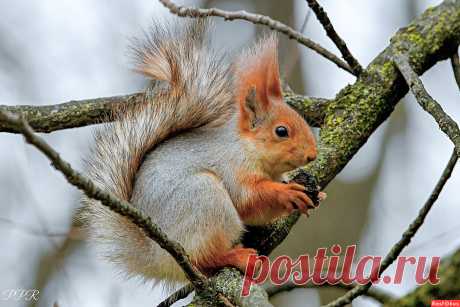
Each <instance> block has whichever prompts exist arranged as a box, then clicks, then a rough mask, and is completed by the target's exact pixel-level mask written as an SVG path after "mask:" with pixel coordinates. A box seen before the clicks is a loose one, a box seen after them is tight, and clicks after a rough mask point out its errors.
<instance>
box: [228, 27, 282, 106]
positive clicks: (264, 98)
mask: <svg viewBox="0 0 460 307" xmlns="http://www.w3.org/2000/svg"><path fill="white" fill-rule="evenodd" d="M277 44H278V39H277V37H276V35H274V34H271V35H269V36H267V37H265V38H264V39H262V40H261V41H260V42H259V43H258V44H257V45H256V46H255V47H253V48H251V49H250V50H248V51H246V52H244V53H243V54H242V55H241V56H240V57H239V60H238V61H237V63H236V75H237V82H238V86H237V95H236V97H237V101H238V103H239V104H240V107H241V108H243V109H244V104H245V103H246V98H247V97H248V95H249V93H250V91H251V89H252V88H253V89H254V90H255V93H256V97H255V99H256V101H257V102H258V104H259V106H260V107H261V108H262V109H263V111H267V109H268V108H269V105H270V104H271V103H273V102H275V101H281V100H282V99H283V97H282V92H281V82H280V76H279V68H278V52H277ZM244 113H245V112H244V110H242V114H244Z"/></svg>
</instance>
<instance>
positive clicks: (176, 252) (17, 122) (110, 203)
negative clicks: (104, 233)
mask: <svg viewBox="0 0 460 307" xmlns="http://www.w3.org/2000/svg"><path fill="white" fill-rule="evenodd" d="M0 120H1V121H4V122H7V123H8V124H10V125H11V126H14V127H15V128H16V129H17V131H19V132H21V133H22V134H23V135H24V137H25V139H26V141H27V143H29V144H31V145H33V146H34V147H36V148H37V149H38V150H39V151H41V152H42V153H43V154H44V155H45V156H46V157H47V158H48V159H49V160H50V161H51V163H52V165H53V166H54V167H55V168H56V169H57V170H59V171H60V172H61V173H62V174H63V175H64V176H65V178H66V179H67V181H68V182H69V183H70V184H72V185H74V186H75V187H77V188H78V189H80V190H82V191H83V192H84V193H85V194H86V195H87V196H88V197H90V198H93V199H96V200H99V201H100V202H101V203H102V204H103V205H104V206H107V207H108V208H110V209H111V210H112V211H114V212H117V213H119V214H121V215H123V216H125V217H127V218H128V219H129V220H130V221H131V222H133V223H134V224H135V225H137V226H138V227H140V228H141V229H142V230H144V231H145V233H146V235H147V236H148V237H150V238H151V239H152V240H154V241H155V242H156V243H157V244H158V245H159V246H160V247H161V248H163V249H165V250H166V251H168V253H169V254H170V255H171V256H172V257H173V258H174V259H175V260H176V262H177V264H179V266H180V267H181V268H182V270H183V271H184V273H185V274H186V276H187V278H188V279H189V280H190V282H191V283H192V284H193V285H194V286H195V288H196V289H197V290H203V289H204V288H205V286H206V284H207V280H206V277H205V276H204V275H203V274H202V273H201V272H200V271H199V270H198V269H197V268H196V267H195V266H194V265H193V264H192V263H191V262H190V259H189V257H188V256H187V254H186V252H185V250H184V249H183V247H182V246H181V245H180V244H179V243H177V242H174V241H171V240H170V239H168V237H167V235H166V233H164V232H163V231H162V230H161V229H160V228H159V227H158V226H157V225H156V224H154V223H153V222H152V220H151V219H150V217H148V216H146V215H144V214H143V213H142V212H140V211H139V210H137V209H136V208H135V207H134V206H132V205H131V204H129V203H128V202H126V201H123V200H121V199H118V198H117V197H116V196H115V195H113V194H112V193H109V192H106V191H103V190H101V189H99V188H98V187H96V185H95V184H94V183H93V182H92V181H91V180H89V179H88V178H87V177H85V176H84V175H83V174H81V173H79V172H78V171H76V170H74V169H73V168H72V167H71V165H70V164H69V163H68V162H66V161H64V160H63V159H61V157H60V156H59V154H58V153H57V152H56V151H55V150H54V149H53V148H52V147H51V146H49V145H48V144H47V143H46V142H45V141H44V140H43V139H42V138H41V137H39V136H38V135H36V134H35V133H34V131H33V130H32V128H31V127H30V126H29V124H28V123H27V121H25V120H24V119H23V118H22V117H20V116H17V115H15V114H11V113H9V112H6V111H1V110H0Z"/></svg>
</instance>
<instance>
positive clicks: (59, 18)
mask: <svg viewBox="0 0 460 307" xmlns="http://www.w3.org/2000/svg"><path fill="white" fill-rule="evenodd" d="M410 1H412V0H403V1H399V0H391V1H388V0H374V1H366V0H348V1H337V0H336V1H333V0H324V1H320V2H321V4H322V5H323V6H324V7H325V10H326V11H327V13H328V14H329V16H330V18H331V20H332V22H333V24H334V26H335V28H336V29H337V31H338V33H339V34H340V35H341V37H342V38H343V39H344V40H345V41H346V42H347V44H348V46H349V48H350V50H352V52H353V54H354V55H355V56H356V58H357V59H358V60H359V61H360V62H361V64H362V65H363V66H366V65H367V64H368V63H369V62H370V61H371V60H372V59H373V58H374V57H375V56H376V55H377V54H378V53H379V52H380V51H381V50H382V49H383V48H384V47H385V46H387V45H388V43H389V39H390V37H391V36H392V35H393V34H394V33H395V32H396V31H397V29H398V28H399V27H402V26H405V25H407V24H408V22H409V20H410V19H412V17H411V16H408V9H407V6H408V5H409V4H411V3H412V5H413V7H412V8H411V9H412V10H413V11H414V12H415V14H416V15H419V14H420V13H421V12H423V11H424V10H425V9H426V8H427V7H428V6H430V5H436V4H438V3H440V2H441V1H426V0H420V1H412V2H410ZM230 2H231V3H230ZM246 2H249V1H239V2H238V1H229V2H227V1H214V3H213V6H218V7H221V8H225V9H232V10H236V9H242V8H244V9H246V10H248V11H253V10H254V7H253V6H251V4H248V3H246ZM267 2H268V1H267ZM270 2H273V3H281V2H278V1H270ZM180 3H186V4H190V3H193V2H192V1H186V2H185V1H181V2H180ZM262 3H263V2H262ZM278 5H281V4H278ZM294 8H295V13H294V16H295V18H294V20H291V21H290V24H291V25H292V26H294V27H295V28H297V29H298V28H300V25H301V24H302V21H303V19H304V16H305V15H306V12H307V5H306V3H305V1H303V0H295V6H294ZM0 12H2V13H1V15H2V18H1V19H0V42H1V44H0V104H8V105H15V104H33V105H42V104H53V103H60V102H66V101H69V100H76V99H85V98H93V97H104V96H114V95H118V94H127V93H132V92H135V91H139V90H141V89H142V88H143V86H144V80H143V79H142V78H141V77H139V76H136V75H135V74H134V73H133V72H131V70H130V62H129V60H128V58H127V56H126V55H127V46H128V39H129V38H130V37H132V36H134V35H136V34H139V33H140V32H141V31H142V29H145V28H146V27H148V25H149V22H150V20H151V19H152V18H158V17H159V16H161V15H166V14H168V12H167V11H166V10H165V9H164V8H163V7H162V6H161V5H160V4H159V3H158V2H157V1H154V0H135V1H122V0H117V1H113V0H112V1H109V0H97V1H94V0H79V1H70V0H61V1H56V0H54V1H53V0H43V1H32V0H15V1H13V0H1V1H0ZM215 32H216V34H217V35H216V36H217V39H216V43H217V44H218V45H219V46H222V47H225V48H230V49H234V50H239V49H240V48H241V47H243V46H246V45H247V43H248V42H249V41H250V40H251V39H252V37H253V35H254V33H255V28H254V26H253V25H251V24H249V23H246V22H223V21H222V20H217V29H216V31H215ZM305 34H306V36H308V37H310V38H311V39H313V40H314V41H316V42H318V43H320V44H322V45H323V46H325V47H327V48H328V49H329V50H332V51H334V52H336V54H339V53H338V52H337V50H336V49H335V47H334V45H333V44H332V43H331V42H330V41H329V39H328V38H327V37H326V35H325V33H324V31H323V30H322V28H321V26H320V25H319V23H318V22H317V20H316V19H315V17H314V16H313V14H312V16H310V19H309V21H308V24H307V29H306V31H305ZM299 50H300V54H301V59H302V61H301V64H300V65H301V68H302V73H303V78H304V88H305V94H306V95H310V96H317V97H327V98H330V97H334V95H335V94H336V93H337V92H338V91H339V90H340V89H341V88H343V87H344V86H345V85H346V84H348V83H353V81H354V78H353V77H352V76H351V75H349V74H348V73H346V72H344V71H342V70H339V69H338V68H337V67H336V66H335V65H334V64H331V63H330V62H328V61H326V60H325V59H323V58H322V57H320V56H318V55H317V54H316V53H314V52H312V51H310V50H308V49H306V48H304V47H300V48H299ZM285 60H286V59H281V62H283V61H285ZM423 81H424V82H425V85H426V88H427V89H428V91H429V92H430V93H431V95H432V96H433V97H434V98H435V99H437V101H439V102H440V103H441V104H442V106H443V108H444V109H445V110H446V111H447V112H448V113H449V114H450V115H451V116H452V117H453V118H454V119H457V120H460V96H459V90H458V88H457V86H456V84H455V81H454V78H453V75H452V71H451V69H450V63H449V62H448V61H444V62H441V63H439V64H438V65H436V66H435V67H434V68H432V69H431V70H430V71H428V72H427V73H426V74H425V75H424V76H423ZM396 113H397V116H396V115H395V116H394V119H392V120H391V121H387V122H386V123H385V124H384V125H383V126H382V127H380V128H379V129H378V131H377V132H376V133H375V134H374V135H373V136H372V137H371V139H370V140H369V142H368V143H367V144H366V145H365V146H364V147H363V148H362V149H361V151H360V152H359V153H358V154H357V156H356V157H355V158H354V159H353V160H352V162H351V163H350V164H349V165H348V166H347V167H346V168H345V170H344V171H343V172H342V173H341V174H340V175H339V176H338V180H339V181H340V182H342V183H343V184H347V185H349V186H353V185H354V184H358V185H361V182H362V181H363V180H364V181H366V178H367V176H369V175H370V174H372V173H373V172H374V171H375V170H376V168H379V172H378V176H377V177H376V181H375V185H374V186H373V187H372V190H371V191H367V193H369V195H370V196H369V204H365V206H366V207H367V210H365V211H359V212H357V213H356V212H354V213H353V214H350V215H347V216H345V217H344V218H346V219H348V220H349V221H350V223H351V224H356V225H360V228H359V229H361V230H360V231H359V232H358V237H357V240H358V249H359V254H360V255H382V256H384V255H385V254H386V252H387V251H388V250H389V248H390V247H391V245H392V244H393V243H394V242H396V241H397V240H398V239H399V238H400V235H401V233H402V231H403V230H404V229H405V228H406V227H407V225H408V224H409V223H410V222H411V220H412V219H413V218H414V217H415V215H416V214H417V212H418V209H419V208H420V207H421V206H422V205H423V203H424V201H425V200H426V199H427V197H428V195H429V193H430V192H431V190H432V188H433V187H434V185H435V183H436V181H437V179H438V178H439V175H440V174H441V172H442V169H443V167H444V166H445V164H446V163H447V161H448V159H449V156H450V154H451V150H452V145H451V143H450V141H449V140H448V139H447V137H445V136H444V135H443V134H442V133H441V132H440V131H439V130H438V129H437V126H436V124H435V122H434V121H433V119H432V118H431V117H430V116H428V115H427V114H426V113H424V111H423V110H422V109H421V108H420V107H419V106H418V105H417V103H416V102H415V101H414V99H413V98H412V96H411V95H408V96H407V97H406V98H405V99H404V100H403V102H402V103H401V104H400V105H399V106H398V107H397V112H396ZM390 128H392V130H391V133H389V131H390ZM91 129H92V128H91V127H86V128H78V129H71V130H66V131H59V132H54V133H52V134H49V135H44V137H45V139H46V140H47V141H48V142H49V143H50V144H51V145H53V146H54V148H55V149H56V150H57V151H58V152H60V153H61V155H62V157H63V158H64V159H66V160H67V161H69V162H71V164H72V165H73V166H75V167H76V168H77V169H82V159H83V157H85V155H86V154H87V152H88V147H89V145H90V144H91V141H92V140H91ZM388 135H390V136H389V137H387V136H388ZM384 139H385V140H386V141H385V142H384ZM459 185H460V173H459V170H458V169H457V171H456V172H454V175H453V177H452V179H451V180H450V181H449V182H448V184H447V186H446V188H445V189H444V191H443V193H442V194H441V197H440V198H439V200H438V202H437V204H436V206H435V208H434V209H433V210H432V212H430V215H429V216H428V218H427V221H426V222H425V224H424V225H423V227H422V229H421V230H420V231H419V233H418V234H417V235H416V237H415V239H414V241H413V242H412V243H411V245H410V246H409V248H408V250H407V251H405V252H404V253H403V254H404V255H423V256H432V255H434V256H444V255H446V254H448V253H450V252H452V251H453V250H455V249H456V248H459V247H460V236H459V234H460V222H459V220H458V216H460V198H459V196H458V190H457V189H456V188H458V187H459ZM331 188H332V187H331ZM363 192H366V191H363ZM348 193H351V191H350V190H349V189H342V190H341V191H340V193H332V195H331V194H330V195H329V196H330V201H328V202H326V203H325V204H323V206H327V208H329V210H332V211H334V210H345V212H346V210H347V209H346V208H351V207H345V206H354V205H356V206H358V205H360V204H359V202H360V199H359V195H356V198H355V200H356V203H353V202H349V201H347V202H345V201H343V202H342V201H341V199H342V198H343V199H345V198H347V196H348V198H349V197H355V196H353V195H349V194H348ZM79 195H80V194H79V192H78V191H77V190H76V189H75V188H73V187H72V186H70V185H69V184H68V183H67V182H66V181H65V180H64V178H63V177H62V175H61V174H60V173H58V172H56V171H55V170H54V169H52V167H50V164H49V162H48V160H46V159H45V158H44V157H43V156H42V155H41V154H40V153H38V152H37V151H36V150H35V149H34V148H32V147H31V146H29V145H26V144H25V143H24V142H23V139H22V137H20V136H18V135H12V134H0V208H1V212H0V234H1V235H0V246H1V248H0V250H1V252H0V276H1V278H0V292H1V291H3V290H5V289H16V288H21V289H24V288H25V289H30V288H36V287H37V285H46V286H45V287H44V289H43V290H42V291H41V295H40V301H39V302H38V303H37V305H36V306H40V307H42V306H51V305H52V304H53V302H55V301H58V302H59V304H60V306H62V307H73V306H75V307H76V306H79V307H81V306H85V307H86V306H89V307H103V306H120V307H122V306H153V305H154V304H155V303H159V302H160V301H162V299H163V298H165V296H166V293H162V291H161V289H158V288H153V287H152V285H151V284H144V283H141V282H139V281H136V280H124V279H123V278H122V277H121V276H119V275H118V274H117V273H116V271H115V270H114V269H113V268H112V267H111V266H110V265H108V264H106V263H105V262H104V261H100V260H98V259H97V258H96V255H95V254H94V252H93V251H92V249H91V248H90V247H88V245H87V244H84V243H83V244H82V243H80V242H76V243H75V242H72V243H71V244H70V245H69V246H67V248H63V247H62V241H63V240H62V238H61V237H53V238H48V237H45V236H42V235H40V233H43V232H50V233H65V231H66V230H67V229H68V228H69V226H70V223H71V218H72V214H73V212H74V210H75V209H76V208H77V207H78V206H79V203H78V199H79ZM331 208H332V209H331ZM334 208H337V209H334ZM326 210H327V209H319V210H318V211H317V212H315V214H314V216H313V217H312V218H311V220H307V221H305V220H303V221H302V222H301V225H304V224H305V225H307V226H305V227H308V224H309V223H319V224H321V225H323V226H322V227H324V228H328V227H332V226H333V225H332V224H336V223H334V222H333V221H334V220H333V218H332V217H331V216H330V215H326V214H322V212H326ZM12 223H13V224H12ZM301 225H300V226H298V227H296V228H295V229H294V231H293V233H291V235H290V237H289V240H288V242H287V243H286V245H285V247H284V248H285V249H286V250H287V252H289V253H291V252H292V253H293V254H292V255H297V254H298V253H302V252H306V251H307V247H308V246H306V245H305V246H304V245H302V238H303V237H305V236H308V234H307V235H305V234H302V233H299V232H298V231H297V232H296V230H299V229H301V228H300V227H303V226H301ZM347 225H348V224H347ZM334 227H335V226H334ZM346 227H348V226H346ZM302 229H303V228H302ZM321 229H323V228H321ZM321 229H319V230H318V233H319V236H320V237H318V240H322V241H321V242H335V241H334V237H333V235H334V234H329V233H327V232H322V231H321ZM340 232H341V233H345V234H346V232H347V229H346V228H343V229H340ZM318 233H317V234H318ZM321 234H322V236H321ZM310 240H312V238H311V237H310ZM313 240H314V238H313ZM319 244H328V243H319ZM292 246H294V247H295V248H292ZM58 250H65V251H66V252H65V253H64V254H61V255H60V256H59V257H57V258H58V259H63V260H62V261H55V260H54V259H55V257H56V251H58ZM283 251H284V249H283V247H282V249H281V251H280V252H279V253H281V252H283ZM392 269H393V268H390V269H389V270H390V271H391V270H392ZM37 276H38V277H37ZM43 276H46V278H44V277H43ZM413 276H414V274H413V272H410V270H408V271H407V273H406V277H407V278H405V280H404V282H403V284H402V285H387V286H383V288H385V289H387V290H388V291H390V292H391V293H393V294H395V295H402V294H404V293H406V292H408V291H409V290H411V289H413V288H414V287H415V281H414V278H413ZM319 299H320V298H319V296H318V295H317V292H316V291H313V290H296V291H294V292H290V293H289V294H287V295H280V296H278V297H276V298H275V300H274V301H273V302H274V303H277V304H278V305H277V306H298V305H299V303H302V305H303V306H307V305H308V306H318V305H319ZM307 302H308V304H307ZM370 302H371V301H370V300H367V299H361V298H360V299H358V300H356V303H355V304H354V306H369V304H370ZM322 303H326V301H323V302H322ZM0 306H29V304H27V303H24V302H14V301H0ZM30 306H32V305H30Z"/></svg>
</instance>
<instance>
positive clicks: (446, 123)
mask: <svg viewBox="0 0 460 307" xmlns="http://www.w3.org/2000/svg"><path fill="white" fill-rule="evenodd" d="M395 63H396V65H397V66H398V69H399V71H400V72H401V74H402V75H403V76H404V79H405V80H406V82H407V84H408V85H409V87H410V89H411V91H412V93H413V94H414V96H415V98H416V100H417V102H418V103H419V104H420V105H421V106H422V108H423V109H424V110H425V111H427V112H428V113H430V114H431V116H433V118H434V119H435V120H436V122H437V123H438V125H439V128H441V130H442V131H443V132H444V133H445V134H446V135H447V136H448V137H449V139H450V140H451V141H452V142H453V143H454V145H455V150H456V152H457V155H458V156H460V129H459V128H458V125H457V123H456V122H455V121H454V120H453V119H452V118H451V117H450V116H449V114H447V113H446V112H444V110H443V109H442V107H441V105H440V104H439V103H438V102H437V101H436V100H434V99H433V98H432V97H431V96H430V94H428V92H427V91H426V90H425V87H424V86H423V83H422V81H421V80H420V78H419V77H418V75H417V74H416V73H415V71H414V70H413V69H412V67H411V66H410V64H409V61H408V59H407V58H406V57H405V56H402V55H396V56H395Z"/></svg>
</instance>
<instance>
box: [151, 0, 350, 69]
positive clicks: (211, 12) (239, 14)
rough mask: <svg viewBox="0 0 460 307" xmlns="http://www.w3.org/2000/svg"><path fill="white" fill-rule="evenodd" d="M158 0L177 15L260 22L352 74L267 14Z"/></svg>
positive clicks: (337, 61) (341, 64) (338, 61)
mask: <svg viewBox="0 0 460 307" xmlns="http://www.w3.org/2000/svg"><path fill="white" fill-rule="evenodd" d="M159 1H160V2H161V3H162V4H163V5H164V6H165V7H166V8H167V9H169V11H170V12H171V13H173V14H175V15H177V16H180V17H190V18H206V17H209V16H214V17H222V18H224V20H230V21H231V20H236V19H239V20H246V21H249V22H252V23H253V24H260V25H264V26H267V27H269V28H270V29H272V30H275V31H277V32H280V33H283V34H285V35H287V37H289V38H290V39H294V40H296V41H298V42H299V43H300V44H302V45H304V46H306V47H308V48H310V49H312V50H314V51H316V52H317V53H318V54H320V55H322V56H323V57H325V58H326V59H328V60H330V61H331V62H333V63H335V64H336V65H337V66H338V67H340V68H342V69H344V70H346V71H348V72H349V73H351V74H354V73H353V70H352V69H351V67H350V66H349V65H348V64H347V63H345V62H344V61H342V60H341V59H340V58H339V57H338V56H336V55H335V54H333V53H332V52H330V51H328V50H327V49H325V48H324V47H322V46H320V45H319V44H317V43H315V42H314V41H312V40H311V39H309V38H307V37H306V36H305V35H303V34H302V33H300V32H298V31H296V30H294V29H292V28H291V27H289V26H288V25H286V24H284V23H282V22H280V21H277V20H273V19H271V18H270V17H268V16H265V15H260V14H253V13H248V12H246V11H243V10H241V11H235V12H229V11H224V10H221V9H217V8H209V9H201V8H192V7H186V6H181V5H177V4H174V3H173V2H172V1H170V0H159Z"/></svg>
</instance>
